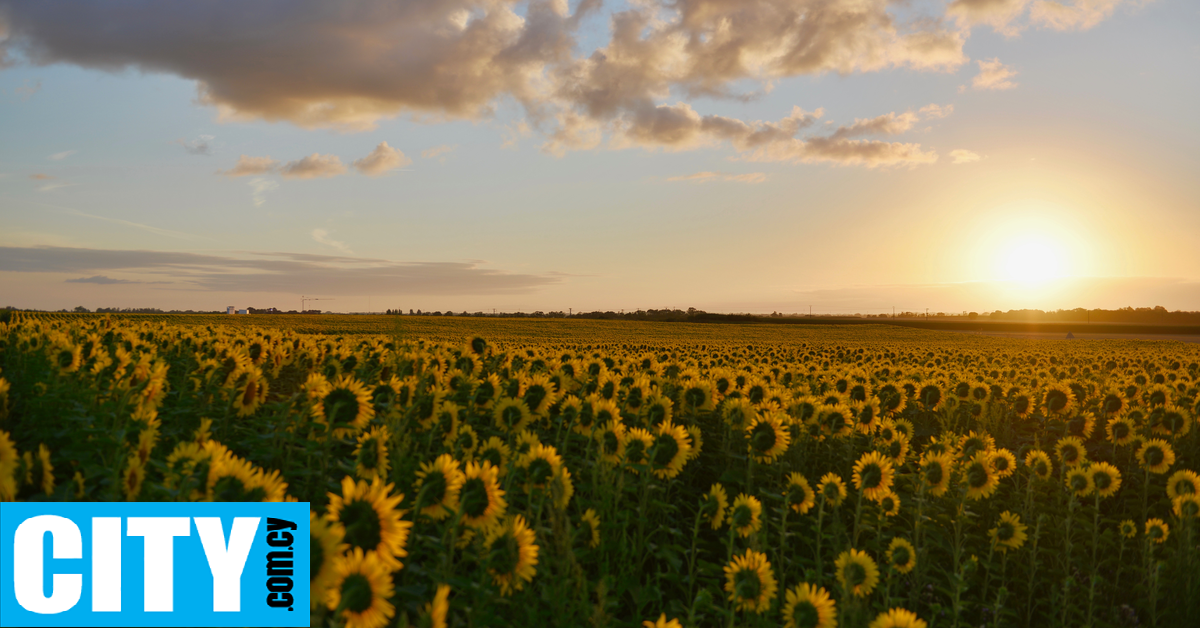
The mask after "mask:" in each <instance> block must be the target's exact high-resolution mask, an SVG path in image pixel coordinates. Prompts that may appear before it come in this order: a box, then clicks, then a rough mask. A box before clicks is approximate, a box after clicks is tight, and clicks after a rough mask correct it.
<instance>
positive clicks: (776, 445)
mask: <svg viewBox="0 0 1200 628" xmlns="http://www.w3.org/2000/svg"><path fill="white" fill-rule="evenodd" d="M746 437H747V440H749V441H750V445H749V453H750V455H752V456H754V459H755V460H757V461H758V462H760V463H762V464H770V463H772V462H774V461H775V459H776V458H778V457H779V456H780V455H782V454H783V452H785V451H787V448H788V445H790V444H791V440H792V436H791V433H790V432H789V431H788V430H786V429H784V424H783V417H782V416H781V415H780V414H778V413H777V412H764V413H762V414H760V415H758V416H756V417H755V418H754V420H753V421H752V422H751V423H750V426H749V427H747V428H746Z"/></svg>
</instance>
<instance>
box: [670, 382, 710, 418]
mask: <svg viewBox="0 0 1200 628" xmlns="http://www.w3.org/2000/svg"><path fill="white" fill-rule="evenodd" d="M715 392H716V391H715V390H713V385H712V384H711V383H710V382H708V381H707V380H693V381H692V382H690V383H689V384H687V385H686V386H684V387H683V390H682V391H681V392H680V394H679V405H680V406H681V407H682V408H683V409H684V410H685V411H687V412H708V411H712V410H713V409H714V408H716V398H715Z"/></svg>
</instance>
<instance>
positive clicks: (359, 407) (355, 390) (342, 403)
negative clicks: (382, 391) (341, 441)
mask: <svg viewBox="0 0 1200 628" xmlns="http://www.w3.org/2000/svg"><path fill="white" fill-rule="evenodd" d="M317 386H318V388H317V392H318V393H321V394H320V396H319V397H318V398H317V399H315V401H314V403H313V405H312V417H313V420H314V421H316V422H317V423H320V424H322V425H324V426H326V427H327V428H329V429H330V430H332V432H333V437H334V438H344V437H346V436H349V435H351V434H354V433H355V432H358V431H361V430H362V429H364V428H365V427H366V426H367V424H368V423H370V422H371V419H373V418H375V407H374V405H373V404H372V403H371V394H370V391H368V390H367V387H366V386H365V385H363V383H362V382H360V381H358V380H357V379H354V376H352V375H341V376H339V377H338V378H337V379H336V380H334V381H333V383H331V384H330V383H327V384H325V386H327V387H325V386H320V385H319V384H317Z"/></svg>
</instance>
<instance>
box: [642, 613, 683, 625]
mask: <svg viewBox="0 0 1200 628" xmlns="http://www.w3.org/2000/svg"><path fill="white" fill-rule="evenodd" d="M642 628H683V627H682V626H681V625H680V624H679V620H678V619H671V620H668V619H667V614H666V613H663V614H661V615H659V616H658V620H657V621H650V620H649V619H647V620H646V621H644V622H642Z"/></svg>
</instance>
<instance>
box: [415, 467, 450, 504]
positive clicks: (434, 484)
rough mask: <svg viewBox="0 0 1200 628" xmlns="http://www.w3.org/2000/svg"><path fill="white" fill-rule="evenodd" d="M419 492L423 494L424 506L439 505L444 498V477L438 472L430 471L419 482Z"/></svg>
mask: <svg viewBox="0 0 1200 628" xmlns="http://www.w3.org/2000/svg"><path fill="white" fill-rule="evenodd" d="M421 490H422V491H423V492H424V493H425V497H424V498H423V502H424V503H425V504H440V503H442V499H443V498H445V497H446V475H445V474H444V473H442V472H441V471H439V470H436V469H435V470H433V471H430V472H429V473H428V474H427V475H426V476H425V479H424V480H422V482H421Z"/></svg>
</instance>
